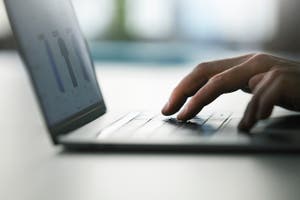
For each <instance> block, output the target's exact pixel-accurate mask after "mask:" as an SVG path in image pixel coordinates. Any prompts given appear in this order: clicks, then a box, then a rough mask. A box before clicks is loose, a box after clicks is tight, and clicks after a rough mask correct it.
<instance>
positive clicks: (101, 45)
mask: <svg viewBox="0 0 300 200" xmlns="http://www.w3.org/2000/svg"><path fill="white" fill-rule="evenodd" d="M72 2H73V5H74V8H75V11H76V14H77V16H78V19H79V23H80V25H81V28H82V30H83V32H84V34H85V36H86V38H87V40H88V42H89V45H90V48H91V51H92V55H93V58H94V59H95V60H96V61H114V62H115V61H121V62H126V61H129V62H152V63H169V64H170V63H174V64H181V63H184V62H189V61H196V60H201V59H206V58H209V57H210V56H209V55H212V54H214V55H217V54H218V55H220V56H222V53H221V52H225V51H226V52H231V51H232V52H237V51H238V52H248V51H256V50H265V51H271V52H289V53H294V54H297V53H298V52H299V51H300V36H299V35H300V13H299V12H298V8H299V7H300V1H298V0H284V1H283V0H263V1H262V0H242V1H241V0H224V1H220V0H72ZM14 48H15V42H14V40H13V37H12V33H11V30H10V26H9V22H8V19H7V16H6V12H5V7H4V5H3V0H0V50H9V49H14ZM224 50H225V51H224Z"/></svg>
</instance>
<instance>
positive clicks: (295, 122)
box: [251, 115, 300, 142]
mask: <svg viewBox="0 0 300 200" xmlns="http://www.w3.org/2000/svg"><path fill="white" fill-rule="evenodd" d="M251 133H253V134H255V135H263V136H268V137H271V138H274V139H283V140H289V141H293V140H294V141H295V142H299V141H300V115H289V116H283V117H274V118H270V119H267V120H263V121H261V122H259V123H258V124H257V125H256V126H255V127H254V128H253V129H252V130H251Z"/></svg>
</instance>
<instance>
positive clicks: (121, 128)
mask: <svg viewBox="0 0 300 200" xmlns="http://www.w3.org/2000/svg"><path fill="white" fill-rule="evenodd" d="M230 115H231V114H230V113H211V114H205V115H199V116H196V117H195V118H193V119H191V120H189V121H187V122H182V121H178V120H177V119H176V118H174V117H165V116H163V115H154V114H149V113H141V112H131V113H128V114H127V115H125V116H123V117H122V118H120V119H119V120H117V121H115V122H113V123H112V124H111V125H109V126H108V127H106V128H104V129H102V130H101V131H100V133H99V134H98V136H97V137H98V139H104V138H136V139H146V138H147V139H151V138H161V137H180V136H209V135H212V134H215V133H216V132H217V131H218V130H219V129H220V128H222V127H224V125H225V124H226V122H227V121H228V120H229V118H230Z"/></svg>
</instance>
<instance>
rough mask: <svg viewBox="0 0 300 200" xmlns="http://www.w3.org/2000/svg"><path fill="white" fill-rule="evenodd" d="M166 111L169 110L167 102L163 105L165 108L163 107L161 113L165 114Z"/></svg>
mask: <svg viewBox="0 0 300 200" xmlns="http://www.w3.org/2000/svg"><path fill="white" fill-rule="evenodd" d="M168 109H169V102H167V103H166V104H165V106H164V107H163V109H162V112H163V113H166V112H167V111H168Z"/></svg>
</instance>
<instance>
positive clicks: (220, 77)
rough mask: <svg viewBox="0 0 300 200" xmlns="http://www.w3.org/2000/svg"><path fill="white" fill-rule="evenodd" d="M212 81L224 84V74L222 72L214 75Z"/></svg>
mask: <svg viewBox="0 0 300 200" xmlns="http://www.w3.org/2000/svg"><path fill="white" fill-rule="evenodd" d="M210 81H211V82H212V83H213V84H222V83H223V82H224V76H223V75H221V74H217V75H215V76H213V77H212V78H211V79H210Z"/></svg>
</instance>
